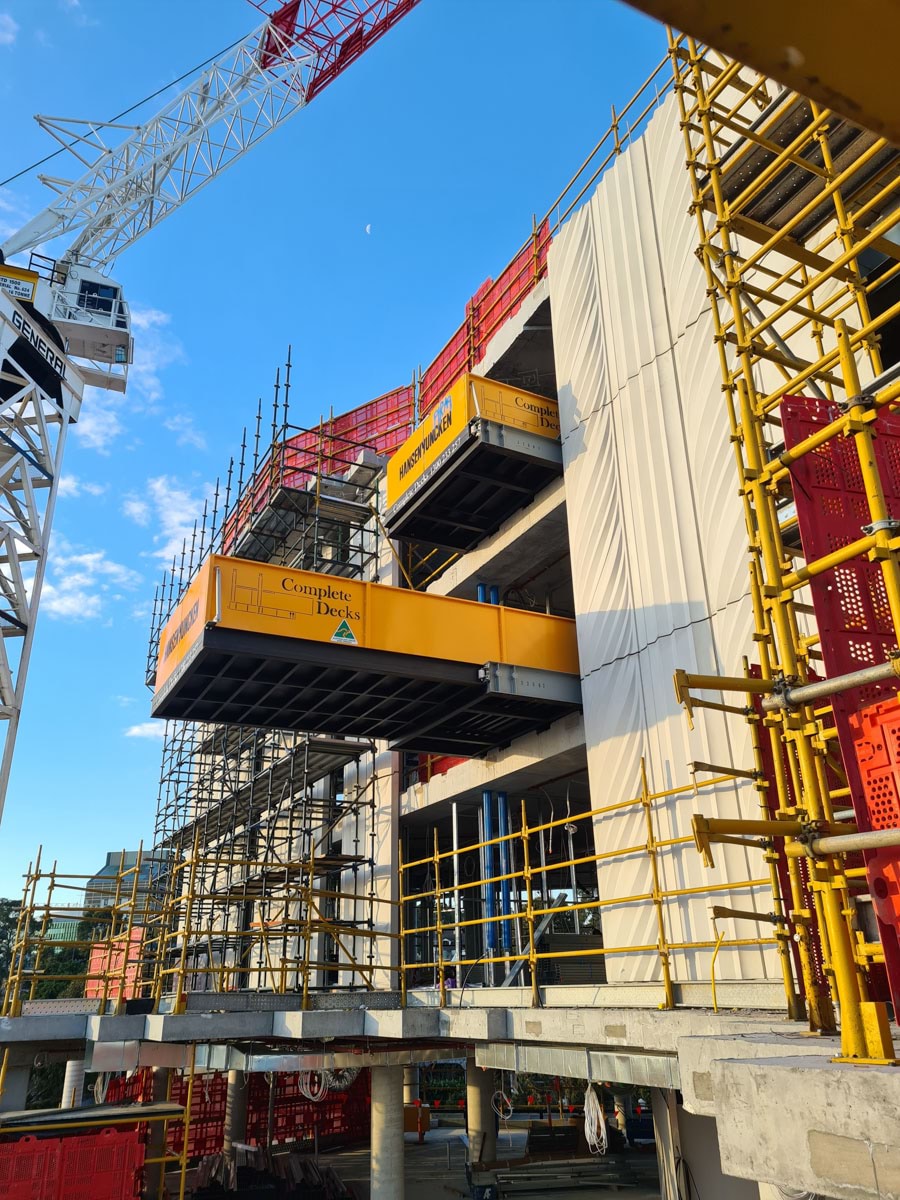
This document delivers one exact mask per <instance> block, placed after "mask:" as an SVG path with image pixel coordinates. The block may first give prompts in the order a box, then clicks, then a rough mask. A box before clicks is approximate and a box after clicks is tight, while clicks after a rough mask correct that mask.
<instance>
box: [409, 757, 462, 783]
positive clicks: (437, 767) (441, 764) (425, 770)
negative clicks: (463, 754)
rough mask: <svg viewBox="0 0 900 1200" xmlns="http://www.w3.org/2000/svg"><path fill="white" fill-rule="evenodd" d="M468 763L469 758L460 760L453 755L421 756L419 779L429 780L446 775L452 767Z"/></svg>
mask: <svg viewBox="0 0 900 1200" xmlns="http://www.w3.org/2000/svg"><path fill="white" fill-rule="evenodd" d="M468 761H469V760H468V759H467V758H458V757H455V756H454V755H451V754H420V755H419V779H424V780H428V779H431V778H433V777H434V776H435V775H446V774H447V772H448V771H449V770H450V769H451V768H452V767H456V766H458V765H459V764H460V763H464V762H468Z"/></svg>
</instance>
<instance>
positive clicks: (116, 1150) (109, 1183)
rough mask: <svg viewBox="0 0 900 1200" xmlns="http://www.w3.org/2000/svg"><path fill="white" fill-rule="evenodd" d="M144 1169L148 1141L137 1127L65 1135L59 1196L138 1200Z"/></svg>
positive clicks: (60, 1199) (72, 1199)
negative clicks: (88, 1133) (144, 1140)
mask: <svg viewBox="0 0 900 1200" xmlns="http://www.w3.org/2000/svg"><path fill="white" fill-rule="evenodd" d="M143 1169H144V1142H143V1139H142V1136H141V1134H140V1132H139V1131H138V1130H137V1129H103V1130H101V1131H100V1133H97V1134H90V1135H80V1136H75V1137H66V1138H62V1139H61V1142H60V1161H59V1191H58V1192H57V1196H58V1200H135V1198H136V1197H139V1196H140V1194H141V1176H142V1173H143Z"/></svg>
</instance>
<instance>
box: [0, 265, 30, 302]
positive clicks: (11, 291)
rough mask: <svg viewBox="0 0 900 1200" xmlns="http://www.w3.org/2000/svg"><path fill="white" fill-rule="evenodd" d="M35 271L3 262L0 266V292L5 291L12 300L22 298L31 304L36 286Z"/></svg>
mask: <svg viewBox="0 0 900 1200" xmlns="http://www.w3.org/2000/svg"><path fill="white" fill-rule="evenodd" d="M37 281H38V277H37V272H35V271H26V270H24V268H22V267H11V266H8V265H7V264H6V263H4V264H3V265H2V266H0V292H6V294H7V295H8V296H12V298H13V299H14V300H24V301H26V302H27V303H28V304H31V303H32V302H33V300H34V291H35V288H36V287H37Z"/></svg>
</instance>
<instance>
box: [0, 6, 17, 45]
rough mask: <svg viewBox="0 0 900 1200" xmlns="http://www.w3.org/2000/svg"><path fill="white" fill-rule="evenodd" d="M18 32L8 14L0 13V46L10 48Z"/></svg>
mask: <svg viewBox="0 0 900 1200" xmlns="http://www.w3.org/2000/svg"><path fill="white" fill-rule="evenodd" d="M18 32H19V26H18V25H17V24H16V22H15V21H14V20H13V19H12V17H11V16H10V15H9V13H0V46H11V45H12V44H13V42H14V41H15V40H16V34H17V33H18Z"/></svg>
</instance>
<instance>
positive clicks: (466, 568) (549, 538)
mask: <svg viewBox="0 0 900 1200" xmlns="http://www.w3.org/2000/svg"><path fill="white" fill-rule="evenodd" d="M568 545H569V530H568V525H567V523H566V491H565V485H564V483H563V480H562V478H561V477H560V478H559V479H557V480H555V481H554V482H553V483H551V484H550V485H549V487H546V488H544V490H543V491H542V492H539V493H538V495H537V496H536V497H535V498H534V500H533V501H532V502H531V504H529V505H528V507H527V508H522V509H520V510H519V511H518V512H517V513H514V514H513V515H512V516H511V517H510V518H509V519H508V520H507V521H504V523H503V524H502V525H501V526H500V528H499V529H498V530H497V532H496V533H495V534H493V535H492V536H491V537H489V538H486V539H485V540H484V541H483V542H482V543H481V544H480V545H479V546H477V547H476V548H475V549H474V550H470V551H469V553H468V554H464V555H463V556H462V557H461V558H458V559H457V560H456V562H454V563H452V564H451V566H449V567H448V568H447V570H446V571H445V572H444V573H443V575H442V576H441V577H440V579H436V580H435V582H434V583H433V584H431V585H430V586H429V588H428V591H429V592H433V593H434V595H436V596H458V597H460V598H461V599H463V600H477V598H478V584H479V583H487V584H497V585H498V586H499V587H500V588H501V589H502V588H504V587H507V586H509V585H510V584H512V583H515V582H516V581H518V580H519V579H521V578H522V576H523V574H527V575H529V576H532V575H538V574H541V573H543V572H545V571H547V572H550V571H551V570H552V567H553V564H554V563H555V562H556V561H557V560H558V559H559V558H560V555H561V554H562V553H563V552H565V551H566V550H567V548H568ZM526 568H527V569H526Z"/></svg>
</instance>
